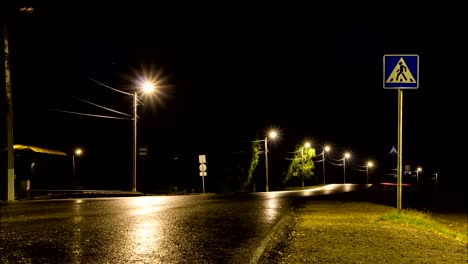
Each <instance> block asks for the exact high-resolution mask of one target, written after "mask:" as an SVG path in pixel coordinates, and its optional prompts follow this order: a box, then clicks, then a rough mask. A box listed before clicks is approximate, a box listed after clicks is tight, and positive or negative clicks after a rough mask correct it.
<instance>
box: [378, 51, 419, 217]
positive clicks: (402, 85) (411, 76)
mask: <svg viewBox="0 0 468 264" xmlns="http://www.w3.org/2000/svg"><path fill="white" fill-rule="evenodd" d="M383 60H384V67H383V86H384V89H398V152H397V208H398V213H400V211H401V193H402V190H401V180H402V164H403V158H402V153H403V139H402V136H403V89H417V88H418V87H419V56H418V55H409V54H395V55H384V57H383ZM387 70H388V71H387Z"/></svg>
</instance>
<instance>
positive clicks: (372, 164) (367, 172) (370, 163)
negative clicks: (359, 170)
mask: <svg viewBox="0 0 468 264" xmlns="http://www.w3.org/2000/svg"><path fill="white" fill-rule="evenodd" d="M372 166H374V163H372V161H369V162H367V166H366V184H369V167H372Z"/></svg>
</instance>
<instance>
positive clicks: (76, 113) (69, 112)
mask: <svg viewBox="0 0 468 264" xmlns="http://www.w3.org/2000/svg"><path fill="white" fill-rule="evenodd" d="M52 111H56V112H63V113H68V114H75V115H84V116H93V117H101V118H111V119H124V120H133V118H126V117H116V116H104V115H93V114H86V113H79V112H71V111H65V110H58V109H54V110H52Z"/></svg>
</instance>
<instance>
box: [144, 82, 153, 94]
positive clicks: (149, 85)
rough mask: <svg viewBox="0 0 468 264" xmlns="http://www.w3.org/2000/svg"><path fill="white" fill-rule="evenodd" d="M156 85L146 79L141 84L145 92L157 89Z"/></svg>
mask: <svg viewBox="0 0 468 264" xmlns="http://www.w3.org/2000/svg"><path fill="white" fill-rule="evenodd" d="M155 88H156V87H155V85H154V83H152V82H150V81H146V82H144V83H143V84H142V86H141V89H142V90H143V92H144V93H147V94H148V93H152V92H153V91H154V89H155Z"/></svg>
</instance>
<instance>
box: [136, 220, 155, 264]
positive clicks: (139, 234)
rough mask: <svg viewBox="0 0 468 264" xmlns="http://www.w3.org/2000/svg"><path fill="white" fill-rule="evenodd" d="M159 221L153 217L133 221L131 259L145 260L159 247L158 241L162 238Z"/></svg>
mask: <svg viewBox="0 0 468 264" xmlns="http://www.w3.org/2000/svg"><path fill="white" fill-rule="evenodd" d="M160 233H161V230H160V226H159V221H157V220H155V219H143V220H142V221H141V222H139V223H135V225H134V230H133V232H132V236H133V239H132V240H133V243H132V244H133V247H132V248H133V250H134V251H133V259H134V260H146V259H147V258H148V257H149V256H150V255H151V254H152V253H154V252H157V251H158V248H159V246H160V245H159V244H158V241H159V240H161V239H162V236H161V234H160Z"/></svg>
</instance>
